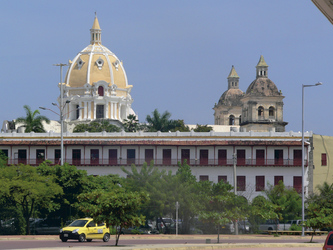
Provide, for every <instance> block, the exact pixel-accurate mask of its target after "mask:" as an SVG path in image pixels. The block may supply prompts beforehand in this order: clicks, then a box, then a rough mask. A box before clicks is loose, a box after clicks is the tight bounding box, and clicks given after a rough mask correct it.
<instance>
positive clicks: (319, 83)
mask: <svg viewBox="0 0 333 250" xmlns="http://www.w3.org/2000/svg"><path fill="white" fill-rule="evenodd" d="M319 85H322V83H321V82H318V83H316V84H314V85H304V84H302V224H303V226H302V236H304V220H305V218H304V217H305V216H304V200H305V197H304V196H305V193H304V191H305V190H304V189H305V188H304V185H305V180H304V175H305V174H304V172H305V171H304V156H305V152H304V151H305V150H304V88H305V87H314V86H319Z"/></svg>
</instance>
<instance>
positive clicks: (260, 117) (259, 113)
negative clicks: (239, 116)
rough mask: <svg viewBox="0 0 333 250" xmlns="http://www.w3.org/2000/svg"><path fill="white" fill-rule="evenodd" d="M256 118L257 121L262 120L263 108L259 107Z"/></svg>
mask: <svg viewBox="0 0 333 250" xmlns="http://www.w3.org/2000/svg"><path fill="white" fill-rule="evenodd" d="M258 118H259V119H263V118H264V107H263V106H260V107H259V108H258Z"/></svg>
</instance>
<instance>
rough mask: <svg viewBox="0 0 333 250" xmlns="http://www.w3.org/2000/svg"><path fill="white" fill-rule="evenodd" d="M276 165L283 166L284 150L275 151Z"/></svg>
mask: <svg viewBox="0 0 333 250" xmlns="http://www.w3.org/2000/svg"><path fill="white" fill-rule="evenodd" d="M274 164H275V165H283V150H282V149H276V150H274Z"/></svg>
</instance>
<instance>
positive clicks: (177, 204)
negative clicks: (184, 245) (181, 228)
mask: <svg viewBox="0 0 333 250" xmlns="http://www.w3.org/2000/svg"><path fill="white" fill-rule="evenodd" d="M178 209H179V203H178V201H176V235H178Z"/></svg>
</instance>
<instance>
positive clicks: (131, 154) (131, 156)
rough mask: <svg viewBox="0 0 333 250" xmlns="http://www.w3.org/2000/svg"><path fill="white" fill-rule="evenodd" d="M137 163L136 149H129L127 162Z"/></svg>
mask: <svg viewBox="0 0 333 250" xmlns="http://www.w3.org/2000/svg"><path fill="white" fill-rule="evenodd" d="M134 163H135V149H127V164H134Z"/></svg>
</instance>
